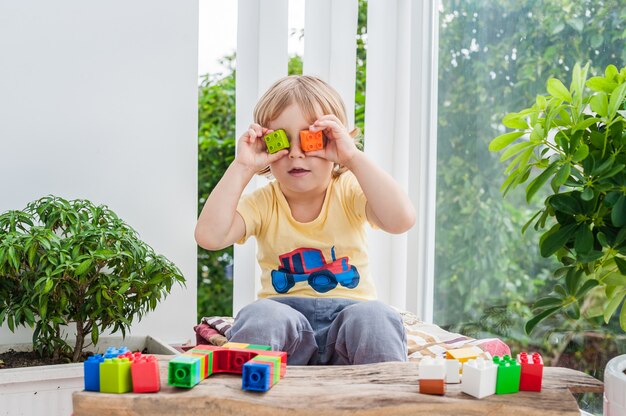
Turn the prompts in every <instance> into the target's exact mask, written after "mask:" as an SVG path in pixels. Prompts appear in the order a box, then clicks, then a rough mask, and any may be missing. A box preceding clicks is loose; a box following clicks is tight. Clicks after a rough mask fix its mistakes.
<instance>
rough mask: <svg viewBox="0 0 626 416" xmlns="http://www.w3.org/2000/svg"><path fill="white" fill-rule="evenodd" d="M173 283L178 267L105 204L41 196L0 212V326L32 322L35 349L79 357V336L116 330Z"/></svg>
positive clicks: (126, 325)
mask: <svg viewBox="0 0 626 416" xmlns="http://www.w3.org/2000/svg"><path fill="white" fill-rule="evenodd" d="M174 283H179V284H183V283H184V278H183V276H182V274H181V272H180V270H179V269H178V268H177V267H176V266H175V265H174V264H173V263H172V262H170V261H169V260H167V259H166V258H165V257H163V256H161V255H158V254H156V253H155V252H154V251H153V250H152V248H151V247H150V246H148V245H147V244H146V243H144V242H143V241H141V240H140V239H139V237H138V234H137V232H136V231H135V230H133V229H132V228H131V227H130V226H128V225H127V224H126V223H125V222H124V221H122V220H121V219H120V218H119V217H118V216H117V215H116V214H115V213H114V212H113V211H111V210H110V209H109V208H107V207H106V206H102V205H101V206H96V205H94V204H93V203H91V202H89V201H87V200H80V199H77V200H73V201H66V200H65V199H62V198H58V197H55V196H46V197H44V198H41V199H39V200H37V201H34V202H31V203H29V204H28V205H27V206H26V208H25V209H24V210H21V211H18V210H14V211H7V212H5V213H3V214H2V215H0V325H3V324H4V323H5V322H6V325H7V326H8V327H9V329H10V330H11V331H14V329H15V327H16V326H19V325H28V326H30V327H34V333H33V349H34V350H35V351H37V352H39V354H41V355H45V356H52V357H59V356H60V355H67V356H68V357H70V359H71V361H72V362H77V361H79V359H80V357H81V353H82V352H83V349H84V348H85V346H86V342H85V341H86V339H89V340H91V342H92V343H94V344H95V343H96V342H97V341H98V338H99V335H100V333H101V332H102V331H105V330H109V329H112V330H113V332H116V331H118V330H119V331H121V333H122V334H123V335H124V334H125V331H126V329H128V328H129V327H130V325H131V324H132V322H133V320H134V319H135V318H138V319H141V317H142V316H143V314H145V313H146V312H148V311H150V310H153V309H154V308H155V307H156V305H157V302H159V301H160V300H161V299H163V298H164V297H165V296H166V295H167V294H168V293H169V292H170V290H171V289H172V286H173V285H174ZM69 324H73V325H75V328H76V329H75V334H74V335H75V336H74V340H73V345H69V344H68V342H67V341H66V339H65V337H64V336H63V333H62V330H64V329H66V328H67V326H68V325H69Z"/></svg>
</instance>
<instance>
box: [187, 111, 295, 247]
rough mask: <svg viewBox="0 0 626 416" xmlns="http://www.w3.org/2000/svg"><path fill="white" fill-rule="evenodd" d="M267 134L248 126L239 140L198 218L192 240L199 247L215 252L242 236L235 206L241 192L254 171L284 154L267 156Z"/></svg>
mask: <svg viewBox="0 0 626 416" xmlns="http://www.w3.org/2000/svg"><path fill="white" fill-rule="evenodd" d="M270 132H271V130H268V129H266V128H262V127H261V126H259V125H258V124H252V125H250V128H249V129H248V131H247V132H246V133H244V134H243V135H242V136H241V138H240V139H239V142H238V145H237V156H236V158H235V160H234V161H233V162H232V163H231V164H230V166H229V167H228V169H226V172H225V173H224V176H222V178H221V179H220V181H219V182H218V183H217V185H216V186H215V188H213V191H212V192H211V194H210V195H209V197H208V198H207V200H206V202H205V203H204V207H203V208H202V212H201V213H200V217H199V218H198V223H197V224H196V231H195V237H196V242H197V243H198V245H199V246H200V247H202V248H205V249H207V250H219V249H222V248H224V247H228V246H230V245H232V244H233V243H235V242H236V241H238V240H239V239H241V238H242V237H243V236H244V234H245V232H246V225H245V223H244V221H243V218H241V215H239V214H238V213H237V203H238V202H239V199H240V198H241V194H242V193H243V190H244V189H245V187H246V185H247V184H248V182H250V179H252V177H253V176H254V175H255V174H256V172H258V171H260V170H261V169H263V168H265V167H266V166H268V165H269V164H270V163H272V162H274V161H275V160H278V159H280V158H281V157H283V156H285V155H286V154H287V153H288V151H287V150H282V151H280V152H277V153H274V154H268V153H267V151H266V148H265V143H264V142H263V140H262V139H261V138H262V137H263V135H265V134H267V133H270Z"/></svg>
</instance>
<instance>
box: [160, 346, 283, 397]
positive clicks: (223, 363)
mask: <svg viewBox="0 0 626 416" xmlns="http://www.w3.org/2000/svg"><path fill="white" fill-rule="evenodd" d="M286 370H287V353H286V352H282V351H271V348H270V347H269V346H265V345H254V344H243V343H233V342H228V343H226V344H224V345H222V346H221V347H217V346H213V345H198V346H196V347H194V348H192V349H190V350H189V351H187V352H186V353H184V354H183V355H179V356H178V357H176V358H173V359H172V360H170V364H169V368H168V384H170V385H172V386H175V387H184V388H191V387H193V386H195V385H196V384H198V383H199V382H200V381H202V380H203V379H204V378H206V377H208V376H210V375H211V374H215V373H231V374H241V375H242V389H244V390H252V391H267V390H269V389H270V388H271V387H272V386H273V385H274V384H276V383H278V381H279V380H280V379H281V378H282V377H284V375H285V372H286Z"/></svg>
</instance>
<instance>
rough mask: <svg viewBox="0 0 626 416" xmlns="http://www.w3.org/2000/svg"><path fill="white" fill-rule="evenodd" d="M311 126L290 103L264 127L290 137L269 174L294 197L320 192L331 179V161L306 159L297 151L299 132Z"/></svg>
mask: <svg viewBox="0 0 626 416" xmlns="http://www.w3.org/2000/svg"><path fill="white" fill-rule="evenodd" d="M309 125H310V123H309V122H308V121H307V119H306V118H305V117H304V114H303V113H302V111H301V110H300V107H298V105H297V104H292V105H290V106H289V107H287V108H285V110H284V111H283V112H282V113H281V114H280V116H278V118H277V119H275V120H273V121H272V122H271V123H270V124H269V125H268V126H264V127H267V128H269V129H272V130H278V129H283V130H285V132H286V133H287V137H288V138H289V144H290V148H289V149H288V150H289V153H288V154H287V156H285V157H282V158H281V159H279V160H277V161H276V162H274V163H272V164H271V165H270V170H271V172H272V175H273V176H274V177H275V178H276V180H277V181H278V183H280V186H281V189H282V190H283V192H286V193H291V194H292V195H293V194H301V193H310V192H322V191H325V190H326V187H327V186H328V183H329V182H330V178H331V176H332V170H333V162H330V161H328V160H326V159H322V158H320V157H314V156H307V154H306V153H304V152H303V151H302V149H301V148H300V131H301V130H308V129H309Z"/></svg>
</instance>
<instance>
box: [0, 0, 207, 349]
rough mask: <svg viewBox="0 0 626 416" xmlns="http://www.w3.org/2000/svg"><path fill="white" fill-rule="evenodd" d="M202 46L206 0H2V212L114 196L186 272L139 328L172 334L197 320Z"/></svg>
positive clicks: (5, 336)
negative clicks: (50, 199)
mask: <svg viewBox="0 0 626 416" xmlns="http://www.w3.org/2000/svg"><path fill="white" fill-rule="evenodd" d="M197 48H198V0H184V1H176V2H174V1H168V0H134V1H122V0H108V1H105V2H95V1H86V0H58V1H48V0H20V1H13V0H0V212H4V211H5V210H8V209H16V208H23V207H24V206H25V205H26V203H27V202H29V201H32V200H34V199H37V198H39V197H40V196H43V195H46V194H55V195H59V196H63V197H65V198H70V199H73V198H87V199H90V200H92V201H93V202H95V203H99V204H106V205H108V206H109V207H110V208H111V209H113V210H114V211H115V212H116V213H117V214H118V215H119V216H120V217H121V218H123V219H124V220H125V221H126V222H127V223H128V224H130V225H131V226H132V227H134V228H135V229H136V230H137V231H138V232H139V234H140V236H141V238H142V239H143V240H144V241H145V242H147V243H148V244H150V245H151V246H152V247H153V248H154V249H155V250H156V251H157V252H158V253H161V254H163V255H165V256H166V257H167V258H169V259H170V260H172V261H173V262H174V263H176V264H177V265H178V266H179V267H180V269H181V270H182V272H183V274H184V275H185V277H186V278H187V287H186V288H185V289H182V288H175V289H174V291H173V293H172V294H171V295H170V296H169V297H168V298H167V300H166V301H165V302H162V303H161V304H160V305H159V307H158V308H157V310H156V311H155V312H154V313H152V314H150V315H148V316H146V317H144V319H143V321H142V322H141V323H139V324H137V325H135V326H134V327H133V331H132V332H133V333H134V334H144V333H150V334H153V335H156V336H158V337H161V338H162V339H164V340H166V341H170V342H181V341H184V340H186V339H189V338H191V337H192V335H193V331H192V326H193V324H194V322H195V319H196V318H195V317H196V244H195V241H194V238H193V229H194V226H195V221H196V217H197V213H196V209H197V208H196V206H197V205H196V204H197V197H196V192H197V191H196V189H197V185H196V176H197V147H196V144H197V67H198V62H197V60H198V58H197ZM29 340H30V334H29V333H26V332H24V331H21V332H20V333H18V334H11V333H10V331H9V330H8V328H7V327H6V326H5V327H0V343H4V342H22V341H29Z"/></svg>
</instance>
